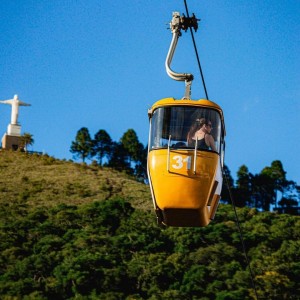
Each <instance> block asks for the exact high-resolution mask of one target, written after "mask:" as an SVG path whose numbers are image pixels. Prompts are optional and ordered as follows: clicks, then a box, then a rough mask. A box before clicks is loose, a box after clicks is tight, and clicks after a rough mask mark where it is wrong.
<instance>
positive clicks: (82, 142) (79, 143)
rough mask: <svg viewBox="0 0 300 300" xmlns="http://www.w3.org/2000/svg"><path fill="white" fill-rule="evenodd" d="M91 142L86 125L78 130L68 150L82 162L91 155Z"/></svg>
mask: <svg viewBox="0 0 300 300" xmlns="http://www.w3.org/2000/svg"><path fill="white" fill-rule="evenodd" d="M92 150H93V142H92V139H91V136H90V133H89V130H88V129H87V128H86V127H82V128H81V129H79V130H78V132H77V135H76V138H75V141H73V142H72V144H71V148H70V152H71V153H73V154H74V155H75V156H76V157H80V158H81V159H82V161H83V162H84V161H85V159H86V158H89V157H91V156H92Z"/></svg>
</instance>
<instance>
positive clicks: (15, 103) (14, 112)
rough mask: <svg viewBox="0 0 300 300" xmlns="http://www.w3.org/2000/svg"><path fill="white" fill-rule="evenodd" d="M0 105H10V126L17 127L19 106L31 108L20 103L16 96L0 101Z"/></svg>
mask: <svg viewBox="0 0 300 300" xmlns="http://www.w3.org/2000/svg"><path fill="white" fill-rule="evenodd" d="M0 103H2V104H9V105H11V121H10V124H12V125H18V115H19V106H31V104H28V103H25V102H22V101H20V100H19V98H18V95H15V96H14V98H13V99H9V100H0Z"/></svg>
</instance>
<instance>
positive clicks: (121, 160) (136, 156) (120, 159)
mask: <svg viewBox="0 0 300 300" xmlns="http://www.w3.org/2000/svg"><path fill="white" fill-rule="evenodd" d="M70 151H71V152H72V153H73V154H74V157H75V158H79V159H81V160H82V161H83V162H84V161H85V160H86V159H87V158H88V159H93V158H96V161H95V162H97V164H99V165H100V166H102V165H104V166H107V167H111V168H114V169H116V170H119V171H124V172H126V173H127V174H131V175H133V176H134V177H135V178H136V179H137V180H139V181H141V182H146V181H147V167H146V160H147V146H144V145H143V144H142V143H140V141H139V139H138V136H137V134H136V132H135V131H134V130H133V129H128V130H127V131H126V132H125V133H124V134H123V136H122V137H121V139H120V141H118V142H116V141H113V140H112V139H111V137H110V135H109V134H108V133H107V132H106V131H105V130H104V129H100V130H99V131H98V132H97V133H96V134H95V136H94V139H93V138H92V137H91V135H90V133H89V130H88V128H86V127H83V128H81V129H79V130H78V132H77V134H76V137H75V140H74V141H73V142H72V145H71V147H70ZM223 173H224V175H225V177H226V180H224V182H223V188H222V195H221V196H222V197H221V199H222V201H223V203H231V199H230V194H231V198H232V199H234V202H235V204H236V206H238V207H245V206H248V207H255V208H257V209H259V210H263V211H271V210H276V211H278V212H280V213H289V214H294V215H299V214H300V207H299V201H300V187H299V186H298V185H297V184H296V182H295V181H293V180H288V179H287V178H286V171H285V170H284V168H283V165H282V163H281V161H279V160H275V161H273V162H272V163H271V165H270V166H266V167H264V168H263V169H262V171H261V172H260V173H259V174H252V173H251V172H250V171H249V169H248V167H247V166H246V165H242V166H241V167H240V168H239V170H238V172H237V176H236V177H237V179H236V181H234V179H233V177H232V176H231V173H230V170H229V167H228V166H226V165H225V166H224V170H223ZM229 189H230V193H229Z"/></svg>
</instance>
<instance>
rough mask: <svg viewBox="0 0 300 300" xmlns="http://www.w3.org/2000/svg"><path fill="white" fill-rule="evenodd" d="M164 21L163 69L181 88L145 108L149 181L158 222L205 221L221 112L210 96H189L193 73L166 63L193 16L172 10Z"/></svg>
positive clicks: (213, 203)
mask: <svg viewBox="0 0 300 300" xmlns="http://www.w3.org/2000/svg"><path fill="white" fill-rule="evenodd" d="M170 26H171V30H172V33H173V38H172V42H171V45H170V49H169V52H168V55H167V59H166V70H167V73H168V75H169V76H170V77H171V78H173V79H175V80H180V81H185V83H186V90H185V96H184V98H183V99H181V100H176V99H174V98H166V99H162V100H159V101H157V102H156V103H154V104H153V106H152V107H151V109H149V111H148V115H149V120H150V132H149V144H148V159H147V169H148V177H149V184H150V189H151V194H152V199H153V204H154V208H155V212H156V215H157V220H158V223H159V224H163V225H167V226H180V227H181V226H182V227H197V226H206V225H207V224H208V223H209V222H210V220H212V219H213V218H214V215H215V213H216V210H217V207H218V203H219V200H220V194H221V188H222V182H223V176H222V168H223V162H224V149H225V142H224V136H225V125H224V116H223V111H222V109H221V107H220V106H218V105H217V104H216V103H214V102H212V101H209V100H207V99H200V100H191V99H190V87H191V82H192V80H193V76H192V75H191V74H183V73H176V72H174V71H172V70H171V68H170V64H171V61H172V58H173V54H174V51H175V48H176V45H177V40H178V38H179V36H180V35H181V33H180V30H181V29H185V30H186V28H187V27H191V26H192V27H194V28H195V29H196V28H197V27H196V26H197V19H196V18H195V16H193V17H192V18H186V17H184V16H183V17H181V16H180V14H179V13H178V12H175V13H173V18H172V21H171V23H170Z"/></svg>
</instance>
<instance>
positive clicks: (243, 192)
mask: <svg viewBox="0 0 300 300" xmlns="http://www.w3.org/2000/svg"><path fill="white" fill-rule="evenodd" d="M236 184H237V187H236V191H235V199H236V204H237V206H239V207H243V206H251V204H252V203H251V174H250V173H249V170H248V168H247V167H246V166H245V165H242V166H241V167H240V168H239V170H238V172H237V181H236Z"/></svg>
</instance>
